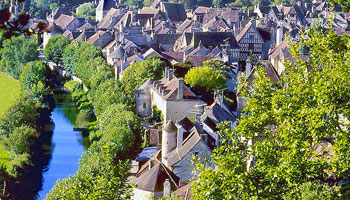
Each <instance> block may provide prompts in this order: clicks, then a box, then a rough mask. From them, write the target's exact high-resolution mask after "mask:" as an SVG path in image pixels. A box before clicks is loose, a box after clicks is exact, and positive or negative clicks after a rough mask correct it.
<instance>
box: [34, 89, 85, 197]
mask: <svg viewBox="0 0 350 200" xmlns="http://www.w3.org/2000/svg"><path fill="white" fill-rule="evenodd" d="M55 99H56V107H55V109H54V110H53V112H52V115H51V119H52V122H53V124H54V126H53V131H52V132H53V135H52V140H51V160H50V161H49V164H48V165H47V167H46V169H45V170H44V172H43V183H42V189H41V191H40V192H39V194H38V198H37V199H44V198H45V197H46V194H47V193H48V192H49V191H50V190H51V189H52V188H53V186H54V185H55V183H56V181H57V180H59V179H63V178H67V177H68V176H70V175H73V174H75V172H76V171H77V170H78V164H79V159H80V158H81V155H82V153H83V152H84V151H85V150H86V149H87V148H88V146H89V143H88V139H87V138H86V137H84V136H83V134H82V132H81V131H74V127H75V126H76V124H77V120H78V118H79V117H78V116H79V110H78V109H77V108H76V107H75V106H74V105H73V103H72V102H71V101H70V96H69V95H68V94H59V95H58V96H56V98H55Z"/></svg>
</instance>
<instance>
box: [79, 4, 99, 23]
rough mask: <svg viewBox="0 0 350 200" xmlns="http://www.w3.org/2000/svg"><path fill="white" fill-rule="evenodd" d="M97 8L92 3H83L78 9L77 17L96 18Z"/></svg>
mask: <svg viewBox="0 0 350 200" xmlns="http://www.w3.org/2000/svg"><path fill="white" fill-rule="evenodd" d="M95 10H96V8H95V6H94V5H93V4H92V3H91V2H88V3H83V4H81V5H80V6H79V7H78V8H77V13H76V15H77V17H84V18H88V17H90V18H91V19H94V18H95Z"/></svg>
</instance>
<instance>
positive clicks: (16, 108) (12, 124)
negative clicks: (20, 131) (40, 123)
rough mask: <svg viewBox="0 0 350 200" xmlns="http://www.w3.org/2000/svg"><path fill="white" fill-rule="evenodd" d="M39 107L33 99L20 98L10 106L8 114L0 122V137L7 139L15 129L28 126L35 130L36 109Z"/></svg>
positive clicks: (37, 117) (37, 116) (37, 115)
mask: <svg viewBox="0 0 350 200" xmlns="http://www.w3.org/2000/svg"><path fill="white" fill-rule="evenodd" d="M39 108H40V105H39V103H38V102H36V101H35V100H33V99H30V98H28V97H22V98H21V99H19V100H18V102H17V103H16V104H15V105H13V106H11V108H10V109H9V110H8V112H7V113H6V114H5V115H4V116H3V117H2V118H1V120H0V137H8V136H9V134H10V133H12V132H13V131H14V129H15V128H16V127H20V126H22V125H24V124H25V125H28V126H29V127H32V128H34V129H36V128H37V120H38V119H39V113H38V109H39Z"/></svg>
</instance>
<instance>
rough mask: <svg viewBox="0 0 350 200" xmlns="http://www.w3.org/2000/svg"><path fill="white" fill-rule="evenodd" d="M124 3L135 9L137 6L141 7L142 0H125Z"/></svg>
mask: <svg viewBox="0 0 350 200" xmlns="http://www.w3.org/2000/svg"><path fill="white" fill-rule="evenodd" d="M126 4H127V5H128V6H129V8H130V9H133V10H137V9H138V8H142V7H143V1H139V0H126Z"/></svg>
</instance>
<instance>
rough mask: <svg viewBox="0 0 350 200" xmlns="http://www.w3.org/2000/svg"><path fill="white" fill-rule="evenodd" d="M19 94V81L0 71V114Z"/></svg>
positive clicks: (0, 114)
mask: <svg viewBox="0 0 350 200" xmlns="http://www.w3.org/2000/svg"><path fill="white" fill-rule="evenodd" d="M19 94H20V86H19V82H18V81H17V80H15V79H14V78H12V77H10V76H9V75H7V74H5V73H2V72H0V116H2V115H3V114H4V113H5V111H6V110H7V109H8V108H9V107H10V106H11V105H13V104H14V103H15V102H16V99H17V98H18V97H19Z"/></svg>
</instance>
